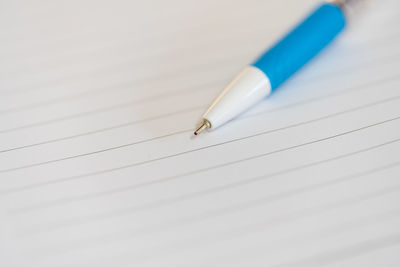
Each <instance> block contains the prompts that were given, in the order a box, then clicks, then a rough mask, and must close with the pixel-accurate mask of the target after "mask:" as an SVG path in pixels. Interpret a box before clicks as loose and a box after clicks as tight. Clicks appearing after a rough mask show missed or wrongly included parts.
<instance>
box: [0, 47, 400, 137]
mask: <svg viewBox="0 0 400 267" xmlns="http://www.w3.org/2000/svg"><path fill="white" fill-rule="evenodd" d="M399 56H400V54H397V55H390V56H388V57H383V58H379V59H377V60H372V62H371V64H372V63H373V64H372V65H374V66H376V65H383V64H386V63H389V62H392V61H393V59H396V58H398V57H399ZM223 63H226V60H224V61H223ZM357 65H358V64H357ZM357 65H356V66H351V68H354V67H357ZM360 65H362V66H364V65H365V63H362V64H360ZM223 66H224V65H223ZM200 68H201V70H203V66H202V65H200ZM196 69H199V67H197V68H196ZM194 70H195V69H194ZM335 73H336V74H338V73H345V74H346V73H349V72H348V69H347V70H346V69H340V70H338V71H336V72H335ZM176 74H179V77H180V76H182V73H181V72H177V73H176ZM183 75H184V74H183ZM326 75H327V74H321V75H317V76H316V77H314V78H313V79H318V78H320V77H324V76H326ZM171 76H172V75H171V74H168V75H161V78H167V79H168V80H170V79H169V78H171ZM173 77H174V78H175V77H177V76H176V75H175V76H173ZM156 79H160V77H157V78H156ZM150 80H151V81H153V80H154V77H153V79H151V77H147V78H145V79H139V81H134V82H125V83H122V85H121V84H120V85H118V86H117V87H116V86H115V85H110V86H107V87H105V88H101V89H98V90H90V91H86V92H83V93H79V94H74V95H69V96H66V97H59V98H55V99H51V100H46V101H42V102H38V103H34V104H28V105H25V106H20V107H14V108H9V109H4V110H0V115H3V114H10V113H14V112H20V111H26V110H30V109H33V108H38V107H40V108H42V107H44V106H49V105H53V104H56V103H62V102H67V101H69V100H76V99H80V98H82V97H86V96H94V95H99V94H102V93H108V92H110V91H111V92H115V91H119V90H127V89H129V87H132V86H137V85H143V84H146V83H148V82H149V81H150ZM218 82H219V81H218ZM209 84H210V83H207V84H206V85H205V86H209ZM121 86H122V87H121ZM124 86H125V87H124ZM126 86H128V88H127V87H126ZM110 89H112V90H110ZM182 91H184V90H182ZM185 91H186V90H185ZM164 95H165V94H164ZM136 101H138V100H136ZM136 101H135V100H134V102H135V103H136ZM129 103H131V101H129V102H127V103H125V105H129ZM119 105H124V104H118V105H112V106H109V107H103V108H100V109H98V110H99V111H102V110H108V109H111V110H112V109H113V107H118V106H119ZM96 110H97V109H96ZM96 110H93V111H90V112H83V113H77V114H74V115H69V116H66V117H61V118H60V119H59V120H61V121H62V120H65V118H69V117H71V118H74V117H75V116H77V115H79V114H82V115H85V114H86V115H89V114H91V113H95V111H96ZM56 121H57V119H52V120H48V121H43V122H38V123H34V124H28V125H26V126H20V127H15V128H10V129H5V130H0V133H2V132H7V131H12V130H18V129H24V128H27V127H33V126H36V125H43V124H45V123H46V124H47V123H52V122H56Z"/></svg>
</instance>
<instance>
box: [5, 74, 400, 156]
mask: <svg viewBox="0 0 400 267" xmlns="http://www.w3.org/2000/svg"><path fill="white" fill-rule="evenodd" d="M399 77H400V76H399V75H395V76H392V77H390V78H385V79H382V80H377V81H374V82H369V83H367V84H363V85H358V86H356V87H353V88H346V89H343V90H340V91H338V92H336V93H333V94H327V95H323V96H320V97H314V98H310V99H306V100H303V101H298V102H295V103H292V104H289V105H286V106H283V107H278V108H276V109H272V110H267V111H266V112H265V113H267V112H274V111H277V110H281V109H286V108H290V107H294V106H300V105H302V104H305V103H311V102H315V101H318V100H320V99H326V98H330V97H335V96H339V95H346V94H349V93H351V92H354V91H359V90H365V89H368V88H370V87H372V86H374V85H378V84H379V85H382V84H385V83H387V82H392V81H396V80H397V78H399ZM201 108H202V107H198V108H194V109H193V110H192V111H194V110H198V109H201ZM204 108H205V107H204ZM187 111H189V110H187ZM177 113H180V112H179V111H178V112H174V113H170V114H164V115H161V116H156V117H152V118H149V119H143V120H139V121H132V122H128V123H124V124H119V125H115V126H111V127H107V128H102V129H99V130H94V131H89V132H85V133H81V134H77V135H71V136H67V137H62V138H57V139H52V140H47V141H43V142H39V143H34V144H30V145H25V146H19V147H14V148H8V149H4V150H1V151H0V153H5V152H10V151H14V150H19V149H24V148H30V147H34V146H40V145H44V144H50V143H55V142H59V141H65V140H69V139H73V138H77V137H83V136H86V135H91V134H96V133H100V132H105V131H109V130H114V129H118V128H122V127H126V126H130V125H133V124H136V123H142V122H147V121H150V120H154V119H159V118H164V117H169V116H171V115H176V114H177ZM262 113H264V112H262ZM260 114H261V113H260ZM257 115H258V114H257ZM238 119H240V118H238ZM188 131H192V129H190V130H188ZM180 133H182V131H178V132H176V134H180ZM171 135H172V134H169V135H168V136H171ZM164 137H165V136H159V138H164ZM149 140H150V141H152V140H155V139H154V138H151V139H145V140H143V141H141V142H148V141H149ZM141 142H136V144H139V143H141ZM128 145H129V144H128Z"/></svg>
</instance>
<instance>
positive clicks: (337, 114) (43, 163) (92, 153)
mask: <svg viewBox="0 0 400 267" xmlns="http://www.w3.org/2000/svg"><path fill="white" fill-rule="evenodd" d="M398 99H400V96H396V97H393V98H389V99H386V100H382V101H377V102H374V103H372V104H367V105H363V106H361V107H357V108H352V109H349V110H344V111H341V112H336V113H333V114H330V115H327V116H322V117H319V118H317V119H312V120H308V121H305V122H300V123H296V124H292V125H289V126H285V127H282V128H278V129H274V130H269V131H266V132H262V133H259V134H256V135H251V136H247V137H243V138H238V139H234V140H230V141H227V142H222V143H220V144H215V145H212V146H206V147H203V148H199V149H193V150H188V151H184V152H180V153H176V154H173V155H168V156H165V157H160V158H157V159H152V160H147V161H142V162H137V163H134V164H131V165H126V166H138V165H142V164H147V163H150V162H154V161H159V160H162V159H166V158H170V157H176V156H179V155H183V154H187V153H191V152H195V151H200V150H203V149H206V148H210V147H215V146H217V145H218V146H219V145H224V144H228V143H232V142H236V141H237V140H244V139H249V138H252V137H255V136H260V135H265V134H268V133H271V132H276V131H281V130H286V129H290V128H294V127H298V126H301V125H306V124H310V123H314V122H317V121H322V120H325V119H328V118H332V117H335V116H339V115H343V114H347V113H351V112H354V111H358V110H360V109H364V108H368V107H371V106H375V105H379V104H383V103H387V102H390V101H396V100H398ZM396 119H397V118H395V119H394V120H396ZM133 145H135V143H132V144H125V145H122V146H117V147H111V148H107V149H103V150H98V151H92V152H88V153H83V154H78V155H73V156H69V157H64V158H59V159H53V160H48V161H44V162H39V163H33V164H28V165H24V166H19V167H14V168H9V169H2V170H0V173H7V172H12V171H17V170H21V169H27V168H33V167H38V166H43V165H47V164H52V163H56V162H61V161H65V160H70V159H76V158H80V157H86V156H90V155H94V154H99V153H103V152H107V151H111V150H116V149H120V148H125V147H129V146H133Z"/></svg>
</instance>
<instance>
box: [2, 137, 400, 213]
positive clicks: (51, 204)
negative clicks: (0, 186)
mask: <svg viewBox="0 0 400 267" xmlns="http://www.w3.org/2000/svg"><path fill="white" fill-rule="evenodd" d="M399 141H400V138H398V139H395V140H391V141H388V142H385V143H381V144H378V145H375V146H370V147H367V148H364V149H360V150H356V151H353V152H350V153H344V154H342V155H339V156H335V157H332V158H328V159H324V160H318V161H314V162H311V163H307V164H303V165H300V166H297V167H293V168H288V169H285V170H282V171H278V172H274V173H268V174H263V175H261V176H257V177H252V178H248V179H245V180H243V181H239V182H234V183H229V184H227V185H222V186H218V187H214V188H212V189H207V190H204V191H198V192H196V193H190V194H186V195H182V196H179V197H177V198H175V199H173V198H172V199H163V200H160V201H156V202H153V203H151V204H145V205H143V206H144V207H142V206H139V207H140V208H138V210H142V209H149V208H152V207H158V206H159V205H169V204H168V203H169V201H171V200H172V201H171V202H172V203H178V202H180V201H183V200H187V199H192V198H197V197H201V196H206V195H209V194H214V193H217V192H222V191H225V190H230V189H233V188H238V187H241V186H244V185H249V184H254V183H258V182H262V181H265V180H267V179H270V178H274V177H276V176H280V175H284V174H288V173H292V172H296V171H299V170H303V169H307V168H310V167H315V166H318V165H322V164H325V163H329V162H334V161H337V160H341V159H345V158H348V157H353V156H355V155H359V154H362V153H366V152H370V151H373V150H376V149H380V148H383V147H385V146H388V145H392V144H395V143H398V142H399ZM269 155H270V154H269V153H267V154H262V155H256V156H252V157H248V158H244V159H240V160H235V161H230V162H226V163H223V164H219V165H214V166H209V167H207V168H202V169H198V170H194V171H190V172H186V173H181V174H178V175H173V176H169V177H164V178H161V179H157V180H153V181H150V182H144V183H140V184H135V185H131V186H124V187H120V188H116V189H111V190H105V191H102V192H96V193H88V194H81V195H79V196H73V197H65V198H59V199H57V200H53V201H49V202H43V203H40V204H35V205H30V206H25V207H22V208H18V209H13V210H10V211H9V212H10V214H12V215H15V214H22V213H27V212H32V211H38V210H42V209H47V208H52V207H55V206H60V205H64V204H69V203H72V202H79V201H84V200H90V199H94V198H98V197H103V196H110V195H114V194H119V193H123V192H128V191H134V190H137V189H141V188H145V187H149V186H152V185H157V184H162V183H168V182H171V181H174V180H177V179H180V178H187V177H188V176H191V175H194V174H199V173H202V172H206V171H209V170H215V169H219V168H222V167H227V166H230V165H234V164H237V163H243V162H246V161H251V160H254V159H259V158H263V157H265V156H269ZM398 166H400V161H396V162H394V163H391V164H387V165H384V166H382V167H379V168H374V169H370V170H367V171H362V172H358V173H356V174H352V175H347V176H345V177H344V178H338V179H336V180H334V181H330V182H327V183H323V184H324V185H325V184H327V185H328V184H331V183H332V184H336V183H339V182H340V181H345V180H349V179H351V178H352V177H354V178H356V177H360V176H365V175H369V174H373V173H376V172H381V171H383V170H387V169H391V168H395V167H398ZM311 188H313V186H311ZM19 192H21V191H19ZM13 193H15V191H14V192H13ZM136 207H138V206H136Z"/></svg>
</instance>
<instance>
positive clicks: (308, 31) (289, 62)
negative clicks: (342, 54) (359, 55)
mask: <svg viewBox="0 0 400 267" xmlns="http://www.w3.org/2000/svg"><path fill="white" fill-rule="evenodd" d="M345 25H346V18H345V16H344V14H343V11H342V10H341V9H340V8H339V7H338V6H336V5H335V4H330V3H325V4H322V5H321V6H320V7H319V8H317V9H316V10H315V11H314V12H312V14H311V15H310V16H309V17H308V18H306V19H305V20H304V21H303V22H302V23H301V24H300V25H299V26H297V27H296V28H295V29H294V30H293V31H291V32H290V33H289V34H288V35H287V36H285V37H284V38H283V39H282V40H280V41H279V42H278V43H277V44H275V45H274V46H273V47H272V48H271V49H270V50H268V51H267V52H266V53H265V54H264V55H262V56H261V57H260V58H259V59H258V60H257V61H256V62H255V63H253V66H255V67H257V68H259V69H260V70H262V71H263V72H264V73H265V74H266V75H267V76H268V78H269V79H270V82H271V86H272V90H274V89H276V88H277V87H279V85H281V84H282V83H283V82H284V81H286V80H287V79H288V78H289V77H290V76H292V75H293V74H294V73H295V72H296V71H298V70H299V69H300V68H301V67H302V66H304V65H305V64H306V63H307V62H308V61H310V60H311V59H312V58H313V57H314V56H315V55H317V54H318V53H319V52H320V51H321V50H322V49H323V48H325V47H326V46H327V45H328V44H329V43H330V42H331V41H332V40H333V39H334V38H335V37H336V36H337V35H338V34H339V33H340V32H341V31H342V30H343V28H344V27H345Z"/></svg>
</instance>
